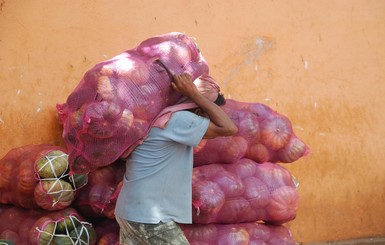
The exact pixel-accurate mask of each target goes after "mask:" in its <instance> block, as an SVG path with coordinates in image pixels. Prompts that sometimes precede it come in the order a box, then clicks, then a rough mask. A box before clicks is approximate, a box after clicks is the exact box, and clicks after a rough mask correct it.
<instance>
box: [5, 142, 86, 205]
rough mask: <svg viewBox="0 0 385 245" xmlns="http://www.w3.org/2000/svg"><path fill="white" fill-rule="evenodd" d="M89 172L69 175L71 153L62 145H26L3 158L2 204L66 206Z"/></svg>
mask: <svg viewBox="0 0 385 245" xmlns="http://www.w3.org/2000/svg"><path fill="white" fill-rule="evenodd" d="M86 183H87V175H77V174H75V175H73V174H69V169H68V155H67V153H66V150H65V149H64V148H63V147H60V146H54V145H49V144H41V145H26V146H23V147H18V148H15V149H12V150H10V151H9V152H8V153H7V154H6V155H5V156H4V157H3V158H2V159H1V160H0V203H2V204H13V205H15V206H19V207H24V208H42V209H46V210H60V209H64V208H66V207H68V206H70V204H71V203H72V201H73V200H74V197H75V191H76V190H77V189H80V188H81V187H83V186H84V185H85V184H86Z"/></svg>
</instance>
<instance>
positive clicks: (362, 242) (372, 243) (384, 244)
mask: <svg viewBox="0 0 385 245" xmlns="http://www.w3.org/2000/svg"><path fill="white" fill-rule="evenodd" d="M303 245H385V237H382V238H367V239H356V240H349V241H333V242H324V243H311V244H303Z"/></svg>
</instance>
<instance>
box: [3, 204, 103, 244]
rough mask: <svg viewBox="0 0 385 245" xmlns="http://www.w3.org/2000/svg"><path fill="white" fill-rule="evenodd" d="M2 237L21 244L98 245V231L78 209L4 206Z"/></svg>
mask: <svg viewBox="0 0 385 245" xmlns="http://www.w3.org/2000/svg"><path fill="white" fill-rule="evenodd" d="M0 219H1V222H0V237H1V238H3V239H7V240H11V241H13V242H14V243H15V244H18V245H31V244H32V245H46V244H47V245H48V244H95V238H96V237H95V230H94V228H93V227H92V225H91V224H90V223H88V222H86V221H85V220H84V219H83V218H82V217H81V216H80V215H79V214H78V213H77V211H76V210H74V209H72V208H67V209H63V210H59V211H44V210H41V209H23V208H18V207H15V206H9V205H0Z"/></svg>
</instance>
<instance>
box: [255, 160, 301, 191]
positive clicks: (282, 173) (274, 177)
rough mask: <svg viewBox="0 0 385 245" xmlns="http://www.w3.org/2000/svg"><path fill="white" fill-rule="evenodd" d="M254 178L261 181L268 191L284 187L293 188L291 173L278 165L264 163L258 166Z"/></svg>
mask: <svg viewBox="0 0 385 245" xmlns="http://www.w3.org/2000/svg"><path fill="white" fill-rule="evenodd" d="M255 177H257V178H258V179H260V180H262V181H263V183H265V185H266V186H267V187H268V188H270V189H277V188H279V187H282V186H286V185H287V186H292V187H294V183H293V178H292V175H291V173H290V172H289V171H288V170H287V169H286V168H284V167H282V166H280V165H278V164H274V163H268V162H266V163H263V164H260V165H258V168H257V171H256V172H255Z"/></svg>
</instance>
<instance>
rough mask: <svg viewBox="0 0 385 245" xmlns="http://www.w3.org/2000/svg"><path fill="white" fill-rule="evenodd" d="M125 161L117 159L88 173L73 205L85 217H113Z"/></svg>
mask: <svg viewBox="0 0 385 245" xmlns="http://www.w3.org/2000/svg"><path fill="white" fill-rule="evenodd" d="M125 170H126V166H125V163H124V162H123V161H121V160H117V161H116V162H114V163H113V164H110V165H108V166H105V167H100V168H98V169H96V170H94V171H92V172H90V173H89V174H88V183H87V185H86V186H85V187H84V188H82V189H80V190H79V192H78V193H77V198H76V199H75V201H74V204H73V207H75V208H76V210H78V212H79V213H80V214H81V215H82V216H83V217H86V218H90V219H94V218H101V217H102V218H103V217H105V218H109V219H114V218H115V214H114V210H115V205H116V201H117V198H118V195H119V192H120V190H121V188H122V184H123V176H124V173H125Z"/></svg>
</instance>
